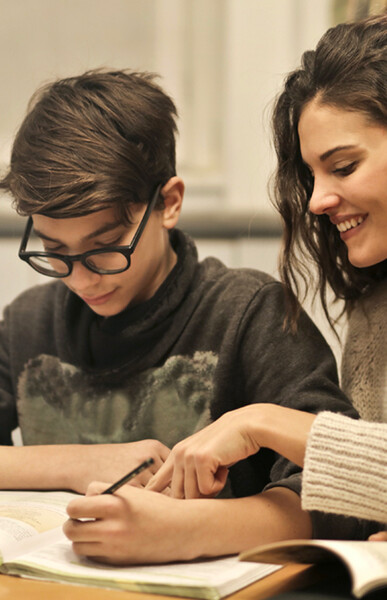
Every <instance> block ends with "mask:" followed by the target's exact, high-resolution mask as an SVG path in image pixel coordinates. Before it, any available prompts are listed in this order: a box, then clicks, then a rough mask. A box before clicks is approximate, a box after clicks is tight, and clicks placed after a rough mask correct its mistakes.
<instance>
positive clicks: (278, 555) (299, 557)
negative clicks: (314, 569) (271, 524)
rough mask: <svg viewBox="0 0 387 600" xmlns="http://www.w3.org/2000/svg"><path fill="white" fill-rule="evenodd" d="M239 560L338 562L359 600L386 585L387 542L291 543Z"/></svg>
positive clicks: (261, 549)
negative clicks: (346, 572) (340, 562)
mask: <svg viewBox="0 0 387 600" xmlns="http://www.w3.org/2000/svg"><path fill="white" fill-rule="evenodd" d="M240 558H241V560H256V561H260V562H261V561H263V562H266V561H267V562H274V563H277V562H280V563H282V564H285V563H288V562H300V563H308V564H309V563H310V564H311V563H325V562H332V561H333V560H341V561H342V562H343V563H344V564H345V565H346V567H347V569H348V571H349V573H350V576H351V579H352V584H353V593H354V594H355V596H356V597H358V598H361V596H362V595H364V594H365V593H366V592H368V591H370V590H372V589H374V588H375V589H376V588H377V587H379V586H381V585H387V542H360V541H342V540H338V541H336V540H291V541H287V542H278V543H275V544H267V545H265V546H258V547H257V548H254V549H252V550H249V551H247V552H244V553H242V554H241V556H240Z"/></svg>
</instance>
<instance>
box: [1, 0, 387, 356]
mask: <svg viewBox="0 0 387 600" xmlns="http://www.w3.org/2000/svg"><path fill="white" fill-rule="evenodd" d="M384 4H385V2H380V1H379V2H378V1H376V2H375V1H366V0H275V2H274V1H273V0H109V2H107V0H0V15H1V17H0V81H1V86H0V169H1V170H4V169H5V168H6V165H7V163H8V160H9V153H10V148H11V144H12V139H13V136H14V134H15V132H16V130H17V128H18V126H19V124H20V122H21V120H22V119H23V116H24V114H25V110H26V106H27V103H28V100H29V98H30V96H31V95H32V93H33V92H34V91H35V89H36V88H37V87H39V86H40V85H41V84H43V83H45V82H47V81H50V80H52V79H56V78H58V77H65V76H69V75H74V74H78V73H81V72H83V71H85V70H87V69H90V68H96V67H112V68H131V69H135V70H138V69H139V70H147V71H152V72H156V73H159V74H160V80H159V82H160V84H161V85H162V86H163V87H164V88H165V89H166V91H168V92H169V93H170V94H171V95H172V96H173V98H174V99H175V101H176V103H177V106H178V109H179V114H180V120H179V130H180V135H179V138H178V152H177V154H178V172H179V174H180V175H181V176H182V177H183V178H184V179H185V182H186V186H187V189H186V199H185V207H184V211H183V213H184V215H183V218H182V222H181V226H182V227H183V228H184V229H185V230H187V231H188V232H189V233H190V234H191V235H192V236H193V237H194V238H195V240H196V242H197V244H198V248H199V254H200V256H205V255H208V254H212V255H216V256H218V257H219V258H220V259H222V260H223V261H224V262H225V263H226V264H227V265H229V266H248V267H255V268H259V269H262V270H265V271H267V272H269V273H272V274H274V275H275V274H276V264H277V254H278V250H279V245H280V224H279V222H278V219H277V216H276V214H275V213H274V210H273V208H272V207H271V205H270V201H269V197H268V191H267V184H268V181H269V177H270V174H271V172H272V170H273V166H274V157H273V151H272V148H271V144H270V110H271V105H272V100H273V98H274V97H275V95H276V93H277V92H278V90H279V89H280V86H281V83H282V81H283V78H284V76H285V74H286V73H287V72H288V71H289V70H291V69H293V68H294V67H296V66H297V65H298V64H299V60H300V56H301V54H302V52H303V51H304V50H306V49H308V48H312V47H313V46H314V45H315V43H316V42H317V40H318V39H319V37H320V36H321V34H322V33H323V32H324V31H325V30H326V29H327V27H329V26H330V25H332V24H334V23H335V22H338V21H341V20H346V19H352V18H358V17H361V16H363V15H364V14H366V13H368V12H370V11H378V10H380V9H381V5H384ZM23 223H24V220H23V219H22V218H21V217H18V216H17V215H16V214H15V213H14V211H13V210H12V208H11V202H10V199H9V198H7V197H6V196H5V195H3V196H1V197H0V313H1V311H2V309H3V308H4V306H5V305H6V304H7V303H8V302H9V301H10V300H11V299H12V298H13V297H15V296H16V294H17V293H19V292H20V291H21V290H23V289H25V288H26V287H27V286H29V285H32V284H34V283H37V282H39V281H43V280H44V278H40V277H39V275H37V274H36V273H34V271H33V270H32V269H30V268H29V267H28V266H27V265H25V264H24V263H22V262H21V261H20V260H19V259H18V258H17V249H18V242H19V236H20V232H21V231H22V228H23ZM307 309H308V310H309V311H310V312H311V313H312V316H313V318H314V319H315V320H316V321H317V323H318V325H319V326H320V327H321V328H322V329H323V331H324V333H325V334H326V336H327V337H328V339H329V341H331V343H332V344H333V345H334V346H335V345H336V343H337V341H336V340H335V339H334V338H333V337H332V333H331V332H330V331H329V328H327V327H326V324H325V323H324V320H323V318H322V316H321V314H320V310H319V307H318V306H316V307H315V308H311V307H310V306H309V305H308V306H307Z"/></svg>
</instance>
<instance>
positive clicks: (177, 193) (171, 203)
mask: <svg viewBox="0 0 387 600" xmlns="http://www.w3.org/2000/svg"><path fill="white" fill-rule="evenodd" d="M161 195H162V196H163V198H164V209H163V227H165V228H166V229H173V227H176V225H177V223H178V220H179V216H180V211H181V206H182V204H183V197H184V182H183V180H182V179H181V177H177V176H174V177H171V179H169V180H168V181H167V183H166V184H165V185H164V187H163V188H162V189H161Z"/></svg>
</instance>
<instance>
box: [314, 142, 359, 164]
mask: <svg viewBox="0 0 387 600" xmlns="http://www.w3.org/2000/svg"><path fill="white" fill-rule="evenodd" d="M353 148H356V146H355V145H354V144H348V145H347V146H335V147H334V148H331V149H330V150H327V151H326V152H323V154H320V156H319V158H320V160H321V162H324V160H327V158H329V157H330V156H332V154H334V153H335V152H339V151H340V150H352V149H353Z"/></svg>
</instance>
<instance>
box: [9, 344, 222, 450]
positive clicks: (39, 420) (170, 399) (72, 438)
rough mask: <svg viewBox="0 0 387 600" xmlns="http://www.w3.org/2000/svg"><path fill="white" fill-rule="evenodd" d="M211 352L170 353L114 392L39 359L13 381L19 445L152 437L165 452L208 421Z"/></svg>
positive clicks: (75, 371) (89, 376) (213, 360)
mask: <svg viewBox="0 0 387 600" xmlns="http://www.w3.org/2000/svg"><path fill="white" fill-rule="evenodd" d="M216 364H217V357H216V355H215V354H214V353H212V352H196V353H195V354H194V355H193V356H192V357H189V356H172V357H170V358H168V359H167V361H166V362H165V364H164V365H163V366H161V367H157V368H151V369H148V370H146V371H144V372H140V373H138V374H135V375H132V376H130V377H128V379H127V380H126V381H124V382H123V383H121V384H120V386H119V387H112V386H106V387H105V386H104V385H103V384H101V380H100V379H99V380H98V383H96V382H95V381H94V380H93V379H94V378H93V375H92V374H89V373H87V372H85V371H82V370H80V369H79V368H77V367H75V366H73V365H70V364H65V363H62V362H61V361H60V360H59V359H58V358H57V357H54V356H48V355H40V356H38V357H36V358H34V359H32V360H30V361H29V362H28V363H27V364H26V365H25V368H24V371H23V372H22V374H21V376H20V379H19V390H18V392H19V402H18V411H19V423H20V428H21V434H22V438H23V443H24V444H69V443H81V444H90V443H113V442H115V443H120V442H132V441H137V440H141V439H158V440H160V441H162V442H163V443H164V444H165V445H167V446H169V447H170V448H171V447H172V446H173V445H174V444H176V443H177V442H178V441H180V440H181V439H183V438H185V437H187V436H189V435H191V434H192V433H194V432H195V431H197V430H199V429H202V428H203V427H204V426H205V425H207V424H208V423H209V422H210V413H209V406H210V404H211V402H212V399H213V379H214V370H215V368H216Z"/></svg>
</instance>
